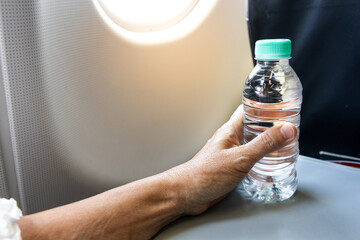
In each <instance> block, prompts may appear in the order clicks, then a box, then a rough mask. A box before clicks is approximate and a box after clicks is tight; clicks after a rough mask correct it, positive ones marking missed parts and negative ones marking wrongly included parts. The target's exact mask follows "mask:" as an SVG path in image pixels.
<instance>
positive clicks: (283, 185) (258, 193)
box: [241, 171, 297, 203]
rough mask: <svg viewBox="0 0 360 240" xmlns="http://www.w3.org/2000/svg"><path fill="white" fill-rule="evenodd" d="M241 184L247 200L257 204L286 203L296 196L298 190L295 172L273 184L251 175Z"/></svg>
mask: <svg viewBox="0 0 360 240" xmlns="http://www.w3.org/2000/svg"><path fill="white" fill-rule="evenodd" d="M241 184H242V186H241V187H242V192H243V195H244V196H245V197H246V198H248V199H252V200H253V201H256V202H265V203H275V202H282V201H285V200H287V199H289V198H291V196H293V195H294V193H295V192H296V189H297V177H296V172H295V171H294V172H293V174H292V175H291V176H289V177H288V178H286V179H284V180H282V181H278V182H272V181H262V180H257V179H255V178H253V177H252V176H251V173H250V174H248V175H247V176H246V177H245V179H244V180H243V181H242V183H241Z"/></svg>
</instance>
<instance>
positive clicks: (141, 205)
mask: <svg viewBox="0 0 360 240" xmlns="http://www.w3.org/2000/svg"><path fill="white" fill-rule="evenodd" d="M178 189H179V186H177V182H176V181H174V180H173V178H172V177H170V176H169V175H168V174H167V173H162V174H159V175H155V176H152V177H149V178H146V179H142V180H139V181H136V182H133V183H130V184H127V185H124V186H121V187H118V188H115V189H112V190H110V191H107V192H104V193H102V194H99V195H96V196H94V197H91V198H88V199H85V200H82V201H79V202H75V203H72V204H69V205H65V206H62V207H58V208H55V209H51V210H47V211H44V212H40V213H37V214H33V215H29V216H25V217H23V218H22V219H21V220H20V221H19V226H20V228H21V231H22V237H23V239H24V240H26V239H39V240H41V239H149V238H150V237H151V236H153V235H154V234H155V233H156V232H158V231H159V230H160V229H161V228H162V227H163V226H165V225H166V224H168V223H170V222H172V221H174V220H175V219H177V218H178V217H180V216H181V215H182V214H183V205H184V204H183V203H182V200H181V197H180V198H179V196H178V193H177V192H176V191H178Z"/></svg>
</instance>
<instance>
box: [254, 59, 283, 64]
mask: <svg viewBox="0 0 360 240" xmlns="http://www.w3.org/2000/svg"><path fill="white" fill-rule="evenodd" d="M289 59H290V58H280V59H272V60H264V59H258V60H256V64H260V65H289Z"/></svg>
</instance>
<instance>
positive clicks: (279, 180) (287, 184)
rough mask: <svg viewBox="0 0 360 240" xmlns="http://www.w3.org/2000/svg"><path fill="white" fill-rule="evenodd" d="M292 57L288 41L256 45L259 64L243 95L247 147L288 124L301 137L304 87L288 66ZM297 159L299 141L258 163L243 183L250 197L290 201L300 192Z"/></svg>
mask: <svg viewBox="0 0 360 240" xmlns="http://www.w3.org/2000/svg"><path fill="white" fill-rule="evenodd" d="M290 57H291V41H290V40H289V39H266V40H259V41H257V42H256V44H255V59H256V60H257V64H256V66H255V68H254V69H253V70H252V72H251V73H250V75H249V77H248V78H247V79H246V82H245V86H244V93H243V104H244V111H245V114H244V144H245V143H247V142H249V141H251V140H252V139H253V138H255V137H256V136H257V135H259V134H260V133H262V132H263V131H265V130H266V129H268V128H270V127H272V126H276V125H281V124H284V123H286V122H289V123H292V124H294V125H295V126H296V127H297V129H298V133H299V125H300V109H301V102H302V86H301V83H300V80H299V78H298V76H297V75H296V73H295V71H294V70H293V69H292V68H291V66H290V65H289V59H290ZM296 139H298V138H296ZM298 156H299V144H298V140H296V141H294V142H292V143H290V144H289V145H287V146H285V147H283V148H282V149H280V150H278V151H275V152H272V153H270V154H268V155H266V156H265V157H264V158H263V159H261V160H260V161H259V162H258V163H256V164H255V166H254V167H253V168H252V170H251V171H250V172H249V174H248V175H247V176H246V178H245V179H244V180H243V182H242V184H243V188H244V190H245V194H246V195H247V197H250V198H252V199H253V200H255V201H261V202H269V203H272V202H281V201H284V200H286V199H288V198H290V197H291V196H292V195H293V194H294V193H295V191H296V188H297V177H296V169H295V164H296V161H297V158H298Z"/></svg>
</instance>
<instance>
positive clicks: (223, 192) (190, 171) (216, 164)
mask: <svg viewBox="0 0 360 240" xmlns="http://www.w3.org/2000/svg"><path fill="white" fill-rule="evenodd" d="M296 137H297V129H296V127H295V126H294V125H292V124H290V123H285V124H283V125H280V126H274V127H272V128H270V129H268V130H266V131H265V132H263V133H262V134H260V135H259V136H257V137H256V138H254V139H253V140H252V141H250V142H249V143H247V144H244V145H243V144H242V139H243V107H242V105H240V106H239V107H238V109H237V110H236V111H235V112H234V114H233V115H232V116H231V118H230V119H229V121H227V122H226V123H225V124H224V125H223V126H221V127H220V128H219V129H218V130H217V131H216V132H215V134H214V135H213V136H212V137H211V138H210V139H209V140H208V142H207V143H206V145H205V146H204V147H203V148H202V149H201V150H200V152H199V153H197V154H196V155H195V156H194V158H193V159H191V160H190V161H188V162H186V163H184V164H182V165H180V166H177V167H175V168H172V169H170V170H169V171H167V172H166V173H167V174H168V175H170V176H171V177H172V178H174V179H175V181H176V182H177V186H178V187H177V189H179V190H178V192H177V196H178V198H179V201H181V203H180V204H179V205H180V206H184V209H183V211H184V214H190V215H196V214H200V213H202V212H204V211H205V210H206V209H208V208H209V207H211V206H212V205H214V204H216V203H217V202H219V201H221V200H222V199H223V198H225V197H226V196H227V194H228V193H229V192H230V191H232V190H233V189H234V188H235V187H236V186H237V185H238V184H239V183H240V182H241V180H242V179H243V178H244V177H245V176H246V174H247V173H248V172H249V171H250V170H251V168H252V167H253V165H254V164H255V163H256V162H257V161H259V160H260V159H261V158H263V157H264V156H265V155H266V154H268V153H271V152H273V151H275V150H278V149H280V148H282V147H284V146H285V145H287V144H289V143H291V142H292V141H293V140H294V139H295V138H296Z"/></svg>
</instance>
